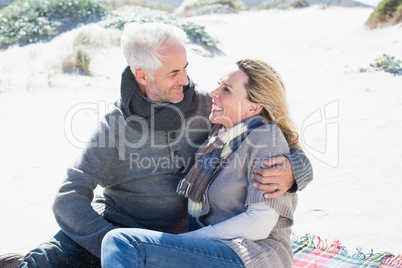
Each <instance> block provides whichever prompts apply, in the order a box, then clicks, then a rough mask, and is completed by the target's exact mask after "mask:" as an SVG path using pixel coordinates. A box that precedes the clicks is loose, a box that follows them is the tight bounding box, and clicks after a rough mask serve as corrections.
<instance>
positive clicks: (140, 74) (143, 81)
mask: <svg viewBox="0 0 402 268" xmlns="http://www.w3.org/2000/svg"><path fill="white" fill-rule="evenodd" d="M134 76H135V78H137V81H138V83H139V84H140V85H143V86H145V85H147V84H148V83H149V76H148V75H147V73H146V72H145V71H144V70H143V69H137V70H135V72H134Z"/></svg>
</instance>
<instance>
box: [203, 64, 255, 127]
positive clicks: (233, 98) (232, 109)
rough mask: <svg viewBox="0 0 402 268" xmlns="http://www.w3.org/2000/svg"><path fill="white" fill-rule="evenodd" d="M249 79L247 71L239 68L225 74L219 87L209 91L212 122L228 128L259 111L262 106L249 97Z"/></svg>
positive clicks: (210, 118)
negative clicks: (247, 85) (247, 83)
mask: <svg viewBox="0 0 402 268" xmlns="http://www.w3.org/2000/svg"><path fill="white" fill-rule="evenodd" d="M247 79H248V77H247V75H246V73H245V72H243V71H242V70H240V69H238V68H237V69H236V70H235V71H233V72H230V73H228V74H226V75H225V76H223V77H222V78H221V81H220V83H219V87H218V88H216V89H215V90H213V91H212V92H211V93H209V95H210V96H211V97H212V101H213V104H212V110H211V114H210V115H209V120H210V121H211V122H212V123H215V124H222V125H223V126H225V127H226V129H228V128H231V127H233V126H235V125H237V124H239V123H240V122H242V121H244V120H246V119H248V118H250V117H252V116H254V115H256V114H258V113H259V111H260V109H258V107H260V106H259V105H257V104H255V103H253V102H251V101H250V100H248V98H247V95H248V94H247V89H246V88H245V84H246V82H247ZM257 109H258V111H257Z"/></svg>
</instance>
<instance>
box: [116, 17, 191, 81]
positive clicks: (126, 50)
mask: <svg viewBox="0 0 402 268" xmlns="http://www.w3.org/2000/svg"><path fill="white" fill-rule="evenodd" d="M186 41H187V35H186V33H185V32H184V31H183V30H182V29H180V28H178V27H176V26H171V25H167V24H163V23H144V24H139V23H126V24H125V25H124V30H123V34H122V36H121V47H122V50H123V54H124V56H125V58H126V61H127V63H128V65H129V66H130V68H131V71H132V72H133V73H134V72H135V70H138V69H143V70H144V71H146V72H147V74H148V75H149V76H150V77H151V79H152V80H154V75H155V72H156V70H158V69H159V68H161V67H162V66H163V63H162V61H163V56H162V55H160V54H159V53H158V51H159V50H160V49H163V48H164V47H163V46H164V45H165V44H166V43H168V44H169V43H176V44H182V45H184V43H185V42H186Z"/></svg>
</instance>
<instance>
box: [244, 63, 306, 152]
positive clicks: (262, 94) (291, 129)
mask: <svg viewBox="0 0 402 268" xmlns="http://www.w3.org/2000/svg"><path fill="white" fill-rule="evenodd" d="M236 64H237V66H238V67H239V69H240V70H242V71H243V72H245V73H246V74H247V76H248V80H247V82H246V85H245V87H246V89H247V91H248V97H249V99H250V101H252V102H254V103H257V104H258V105H260V106H261V107H262V108H263V109H262V111H261V116H262V117H263V118H264V119H265V120H266V121H267V122H268V123H269V124H274V125H277V126H278V127H279V128H280V129H281V131H282V133H283V135H284V136H285V138H286V141H287V142H288V144H289V147H294V146H296V147H299V135H298V134H297V132H296V127H295V125H294V123H293V121H292V120H291V119H290V115H289V110H288V105H287V101H286V89H285V86H284V84H283V82H282V79H281V78H280V76H279V74H278V72H277V71H275V69H274V68H272V67H271V66H270V65H269V64H267V63H265V62H263V61H261V60H253V59H243V60H238V61H237V62H236Z"/></svg>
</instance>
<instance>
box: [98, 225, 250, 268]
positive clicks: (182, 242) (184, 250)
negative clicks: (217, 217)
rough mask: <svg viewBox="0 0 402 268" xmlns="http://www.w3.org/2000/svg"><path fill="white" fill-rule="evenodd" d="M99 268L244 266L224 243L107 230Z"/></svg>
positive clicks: (147, 231) (139, 230)
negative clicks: (100, 267)
mask: <svg viewBox="0 0 402 268" xmlns="http://www.w3.org/2000/svg"><path fill="white" fill-rule="evenodd" d="M101 260H102V267H103V268H111V267H113V268H120V267H155V268H156V267H157V268H161V267H163V268H169V267H175V268H178V267H186V268H187V267H214V268H215V267H230V268H233V267H244V265H243V262H242V261H241V259H240V258H239V256H237V254H236V253H235V252H234V251H233V250H232V249H231V248H230V247H228V246H226V245H225V244H223V243H221V242H219V241H214V240H210V239H192V238H188V237H183V236H179V235H174V234H167V233H161V232H156V231H151V230H145V229H138V228H124V229H115V230H112V231H110V232H109V233H108V234H107V235H106V236H105V237H104V238H103V242H102V255H101Z"/></svg>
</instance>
